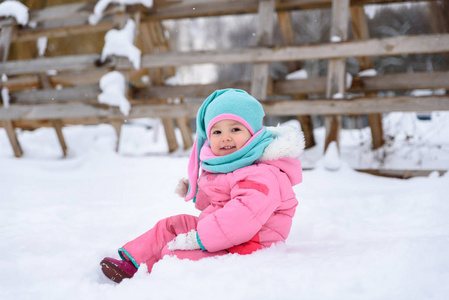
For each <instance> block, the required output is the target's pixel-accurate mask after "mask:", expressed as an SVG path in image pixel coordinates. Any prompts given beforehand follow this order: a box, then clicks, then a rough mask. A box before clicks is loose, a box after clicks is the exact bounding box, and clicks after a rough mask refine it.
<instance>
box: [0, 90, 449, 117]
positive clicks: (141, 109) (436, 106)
mask: <svg viewBox="0 0 449 300" xmlns="http://www.w3.org/2000/svg"><path fill="white" fill-rule="evenodd" d="M262 104H263V106H264V109H265V112H266V114H267V115H271V116H296V115H338V114H354V115H359V114H370V113H388V112H394V111H404V112H428V111H447V110H449V96H426V97H412V96H396V97H383V98H358V99H352V100H335V99H334V100H301V101H298V100H285V101H271V102H263V103H262ZM200 105H201V102H194V103H181V104H142V105H133V107H132V109H131V111H130V114H129V116H127V117H126V118H127V119H133V118H144V117H148V118H178V117H189V118H194V117H195V116H196V113H197V111H198V109H199V107H200ZM91 117H96V118H105V119H111V118H124V117H125V116H123V115H122V114H121V113H120V111H119V109H118V108H112V107H104V106H100V105H89V104H83V103H69V104H48V105H42V104H39V105H10V107H8V108H3V107H0V120H45V119H63V120H64V123H66V121H65V119H76V118H91Z"/></svg>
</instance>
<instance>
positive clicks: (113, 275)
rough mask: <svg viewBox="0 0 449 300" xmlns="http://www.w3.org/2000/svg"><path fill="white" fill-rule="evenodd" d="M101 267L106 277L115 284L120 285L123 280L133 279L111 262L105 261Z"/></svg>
mask: <svg viewBox="0 0 449 300" xmlns="http://www.w3.org/2000/svg"><path fill="white" fill-rule="evenodd" d="M100 266H101V270H102V271H103V273H104V275H105V276H106V277H107V278H109V279H110V280H112V281H114V282H117V283H120V282H121V281H122V280H123V279H125V278H131V277H132V276H130V275H129V274H128V273H126V272H124V271H123V270H122V269H120V268H119V267H118V266H117V265H116V264H114V263H113V262H111V261H109V260H106V259H103V260H102V261H101V263H100Z"/></svg>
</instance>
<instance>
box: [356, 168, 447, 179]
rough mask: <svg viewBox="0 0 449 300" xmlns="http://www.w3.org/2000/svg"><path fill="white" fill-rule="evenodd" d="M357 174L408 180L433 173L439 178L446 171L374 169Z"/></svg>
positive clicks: (363, 170) (359, 170) (358, 170)
mask: <svg viewBox="0 0 449 300" xmlns="http://www.w3.org/2000/svg"><path fill="white" fill-rule="evenodd" d="M355 170H356V171H357V172H362V173H368V174H371V175H375V176H382V177H391V178H399V179H409V178H412V177H427V176H429V175H430V174H431V173H433V172H437V173H438V175H439V176H443V175H444V174H446V173H447V170H374V169H355Z"/></svg>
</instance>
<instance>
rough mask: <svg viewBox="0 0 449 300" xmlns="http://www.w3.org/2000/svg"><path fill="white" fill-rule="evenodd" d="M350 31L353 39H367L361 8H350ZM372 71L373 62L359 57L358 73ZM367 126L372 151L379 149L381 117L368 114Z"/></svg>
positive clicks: (381, 143)
mask: <svg viewBox="0 0 449 300" xmlns="http://www.w3.org/2000/svg"><path fill="white" fill-rule="evenodd" d="M350 12H351V21H352V29H353V33H354V37H355V39H358V40H363V39H369V37H370V35H369V28H368V21H367V19H366V15H365V9H364V8H363V7H361V6H353V7H351V8H350ZM367 69H374V62H373V60H372V58H371V57H363V56H361V57H359V71H363V70H367ZM366 95H367V96H368V97H375V96H377V93H376V92H367V94H366ZM367 117H368V124H369V126H370V128H371V138H372V145H373V149H377V148H379V147H381V146H382V145H383V144H384V143H385V141H384V138H383V128H382V116H381V115H380V114H369V115H368V116H367Z"/></svg>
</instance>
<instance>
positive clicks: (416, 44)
mask: <svg viewBox="0 0 449 300" xmlns="http://www.w3.org/2000/svg"><path fill="white" fill-rule="evenodd" d="M448 51H449V34H432V35H420V36H401V37H393V38H383V39H371V40H364V41H352V42H345V43H326V44H319V45H308V46H290V47H275V48H267V47H256V48H246V49H240V50H228V51H219V50H212V51H195V52H163V53H154V54H145V55H143V56H142V68H159V67H169V66H181V65H190V64H203V63H214V64H235V63H265V62H277V61H297V60H310V59H331V58H341V57H359V56H385V55H398V54H412V53H439V52H448ZM99 57H100V55H98V54H85V55H70V56H61V57H52V58H39V59H33V60H16V61H9V62H4V63H1V64H0V73H1V74H7V75H18V74H27V73H39V72H45V71H47V70H57V71H63V70H84V69H92V68H97V67H98V60H99ZM117 64H118V63H117V60H115V59H113V58H111V59H110V60H109V61H107V62H106V63H105V64H103V65H102V67H114V66H116V67H117V68H118V67H119V66H117ZM120 68H124V69H131V68H132V65H131V63H130V62H128V61H127V62H126V63H123V64H121V66H120Z"/></svg>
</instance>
